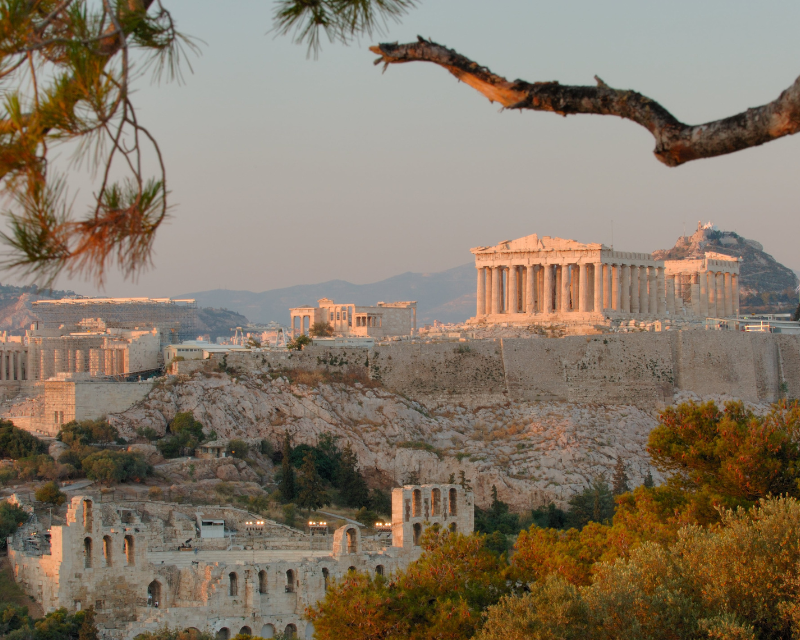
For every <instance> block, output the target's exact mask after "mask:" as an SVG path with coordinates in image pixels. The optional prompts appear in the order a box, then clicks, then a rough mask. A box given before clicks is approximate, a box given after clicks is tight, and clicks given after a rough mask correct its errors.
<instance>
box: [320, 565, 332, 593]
mask: <svg viewBox="0 0 800 640" xmlns="http://www.w3.org/2000/svg"><path fill="white" fill-rule="evenodd" d="M330 577H331V572H330V571H328V570H327V569H323V570H322V583H323V586H324V588H325V591H327V590H328V580H329V579H330Z"/></svg>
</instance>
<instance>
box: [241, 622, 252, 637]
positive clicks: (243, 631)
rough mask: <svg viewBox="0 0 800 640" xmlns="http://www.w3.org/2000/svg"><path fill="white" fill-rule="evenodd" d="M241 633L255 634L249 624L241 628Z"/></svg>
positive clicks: (243, 634)
mask: <svg viewBox="0 0 800 640" xmlns="http://www.w3.org/2000/svg"><path fill="white" fill-rule="evenodd" d="M239 635H242V636H252V635H253V630H252V629H251V628H250V627H248V626H247V625H245V626H243V627H242V628H241V629H239Z"/></svg>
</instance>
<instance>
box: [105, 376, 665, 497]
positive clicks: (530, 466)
mask: <svg viewBox="0 0 800 640" xmlns="http://www.w3.org/2000/svg"><path fill="white" fill-rule="evenodd" d="M179 411H191V412H193V413H194V415H195V417H196V418H197V419H199V420H200V421H201V422H203V424H204V425H205V426H206V427H207V428H208V429H213V430H214V431H216V433H217V434H218V435H219V436H220V437H223V438H234V437H236V438H244V439H246V440H249V441H251V442H254V443H255V442H258V441H260V440H261V439H262V438H267V439H269V440H271V441H272V442H273V443H276V444H277V443H278V442H279V441H280V439H281V437H282V436H283V433H284V431H285V430H288V431H289V432H290V433H292V434H293V436H294V441H295V442H296V443H301V442H305V443H309V444H313V443H314V442H316V439H317V437H318V436H319V435H321V434H322V433H326V432H327V433H332V434H334V435H336V436H339V438H340V439H341V441H342V442H346V441H347V442H350V443H351V444H352V446H353V448H354V449H355V451H356V452H357V454H358V457H359V460H360V462H361V465H362V468H363V469H364V471H365V473H366V475H367V476H368V478H370V480H371V483H372V484H373V485H382V486H383V487H387V488H388V487H390V486H397V485H399V484H401V483H403V482H404V481H405V480H406V478H407V477H408V474H409V473H410V472H412V471H416V472H417V473H418V474H419V476H420V478H421V480H422V481H424V482H446V481H447V480H448V478H449V476H450V474H455V476H456V477H458V476H459V472H460V471H461V470H463V471H464V472H465V474H466V477H467V479H469V481H470V482H471V484H472V486H473V488H474V489H475V493H476V501H477V503H478V504H479V505H481V506H487V505H488V504H489V502H490V500H491V488H492V485H496V486H497V489H498V493H499V495H500V498H501V499H502V500H505V501H506V502H508V503H509V504H511V505H512V507H513V508H515V509H518V510H523V509H530V508H531V507H536V506H539V505H541V504H545V503H547V502H549V501H551V500H552V501H555V502H556V503H558V504H562V505H563V504H564V503H565V501H566V500H568V499H569V497H570V496H571V495H572V494H574V493H575V492H577V491H580V490H582V489H583V488H584V487H585V486H586V485H587V484H588V483H589V482H590V481H591V480H592V479H593V478H594V477H596V476H597V475H599V474H602V473H605V474H607V475H608V476H609V477H610V475H611V472H612V470H613V467H614V465H615V464H616V461H617V457H618V456H622V457H623V458H624V459H625V461H626V465H627V468H628V473H629V476H630V477H631V481H632V484H633V485H638V484H640V483H641V482H642V481H643V479H644V476H645V475H646V473H647V469H648V461H647V455H646V452H645V445H646V441H647V435H648V434H649V432H650V430H651V429H652V428H653V427H654V426H655V425H656V424H657V421H656V418H655V416H654V415H651V414H648V413H646V412H644V411H642V410H640V409H637V408H635V407H631V406H602V405H579V404H572V403H566V402H538V403H514V404H512V403H508V402H503V403H498V404H492V405H488V406H483V407H477V408H475V409H467V408H465V407H464V406H462V405H461V404H459V403H458V402H454V403H453V404H450V405H447V404H440V405H439V406H438V407H437V409H436V411H435V412H431V411H429V410H428V409H427V408H426V407H424V406H423V405H421V404H420V403H418V402H415V401H413V400H410V399H407V398H405V397H402V396H399V395H396V394H394V393H390V392H389V391H387V390H385V389H383V388H369V387H366V386H363V385H361V384H359V383H356V384H354V385H346V384H342V383H333V384H323V383H320V384H316V385H311V386H309V385H306V384H292V383H290V382H289V380H288V379H287V378H286V377H278V378H276V379H274V380H273V379H271V377H270V376H268V375H260V376H256V375H253V376H245V377H243V376H240V377H238V378H237V377H232V376H230V375H229V374H226V373H217V372H213V373H212V372H208V371H206V372H198V373H195V374H194V375H192V376H191V377H188V376H182V377H181V378H180V379H172V380H171V381H169V382H167V383H162V384H159V385H157V386H156V387H155V388H154V389H153V391H152V392H151V393H150V395H149V396H148V397H147V398H146V399H145V400H144V401H143V402H142V403H140V404H139V405H137V406H136V407H134V408H132V409H130V410H129V411H126V412H124V413H122V414H118V415H114V416H110V420H111V421H112V423H113V424H114V425H115V426H117V428H118V429H119V430H120V432H121V433H122V435H124V436H126V437H135V430H136V429H137V428H139V427H144V426H149V427H152V428H154V429H156V430H157V431H158V432H160V433H164V431H165V429H166V424H167V422H168V421H169V420H170V419H172V417H173V416H174V415H175V414H176V413H177V412H179ZM654 475H655V476H656V477H658V474H654Z"/></svg>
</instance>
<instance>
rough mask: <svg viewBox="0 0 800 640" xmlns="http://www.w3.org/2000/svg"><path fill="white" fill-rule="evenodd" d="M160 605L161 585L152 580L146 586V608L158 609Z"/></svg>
mask: <svg viewBox="0 0 800 640" xmlns="http://www.w3.org/2000/svg"><path fill="white" fill-rule="evenodd" d="M161 604H162V603H161V583H160V582H159V581H158V580H153V581H152V582H151V583H150V584H148V585H147V606H148V607H154V608H156V609H158V608H159V607H160V606H161Z"/></svg>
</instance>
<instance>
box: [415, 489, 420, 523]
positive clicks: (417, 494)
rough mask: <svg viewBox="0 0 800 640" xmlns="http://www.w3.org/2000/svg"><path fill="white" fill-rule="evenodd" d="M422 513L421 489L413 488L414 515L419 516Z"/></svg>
mask: <svg viewBox="0 0 800 640" xmlns="http://www.w3.org/2000/svg"><path fill="white" fill-rule="evenodd" d="M421 515H422V491H420V490H419V489H414V517H415V518H419V517H420V516H421Z"/></svg>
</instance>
